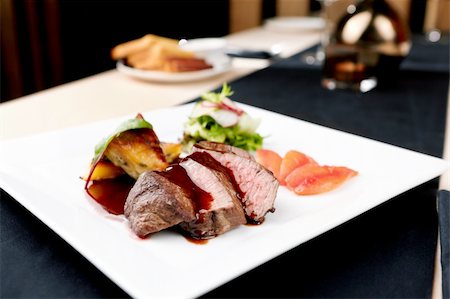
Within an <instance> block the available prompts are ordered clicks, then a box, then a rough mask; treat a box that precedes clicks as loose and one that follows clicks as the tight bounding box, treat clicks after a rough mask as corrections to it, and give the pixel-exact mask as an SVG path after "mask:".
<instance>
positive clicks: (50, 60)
mask: <svg viewBox="0 0 450 299" xmlns="http://www.w3.org/2000/svg"><path fill="white" fill-rule="evenodd" d="M394 1H409V2H407V3H408V7H407V10H408V16H409V19H408V22H409V24H410V25H411V29H412V30H413V31H414V32H421V31H422V29H423V20H424V14H425V7H426V2H427V0H394ZM428 1H429V0H428ZM443 1H447V2H448V1H449V0H443ZM285 2H287V3H288V4H289V5H291V6H292V5H293V4H295V3H296V2H298V3H300V4H301V5H300V6H304V7H307V9H308V14H314V13H317V11H318V10H319V8H320V5H319V4H318V2H317V1H316V0H290V2H292V3H289V1H285ZM252 3H256V4H257V5H256V6H255V5H254V7H257V9H258V12H257V13H258V14H259V15H260V16H259V20H256V21H255V20H252V18H253V19H254V17H253V16H254V13H251V11H245V9H248V7H251V5H250V4H252ZM0 4H1V8H0V12H1V96H0V102H5V101H8V100H10V99H14V98H17V97H21V96H24V95H27V94H30V93H34V92H36V91H39V90H42V89H46V88H49V87H53V86H56V85H59V84H62V83H66V82H70V81H73V80H77V79H80V78H83V77H86V76H89V75H93V74H96V73H99V72H102V71H105V70H109V69H112V68H114V67H115V62H114V61H112V60H111V59H110V56H109V53H110V50H111V48H112V47H114V46H115V45H117V44H119V43H122V42H125V41H129V40H132V39H135V38H139V37H142V36H143V35H145V34H147V33H153V34H157V35H162V36H167V37H171V38H176V39H180V38H196V37H206V36H208V37H219V36H224V35H227V34H229V33H232V32H236V31H238V30H240V29H245V28H246V27H249V26H252V25H260V24H261V23H262V22H263V20H264V19H266V18H269V17H273V16H275V15H277V0H234V1H233V0H195V1H175V0H165V1H164V0H160V1H155V0H146V1H144V0H140V1H138V0H130V1H125V0H103V1H102V0H93V1H88V0H78V1H75V0H0ZM238 4H239V5H240V8H236V7H237V5H238ZM233 5H234V6H235V7H234V15H240V20H238V22H241V23H243V24H244V25H242V26H240V27H239V26H237V27H236V24H234V23H235V22H236V20H235V19H233V18H232V17H231V16H230V12H231V13H233ZM249 5H250V6H249ZM252 5H253V4H252ZM297 6H298V5H297ZM300 6H298V7H300ZM292 7H296V6H295V5H293V6H292ZM239 9H240V10H241V11H239ZM242 10H243V11H242ZM233 22H234V23H233ZM246 22H247V23H246ZM252 22H253V23H252ZM246 24H247V25H246Z"/></svg>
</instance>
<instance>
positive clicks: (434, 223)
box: [0, 42, 449, 298]
mask: <svg viewBox="0 0 450 299" xmlns="http://www.w3.org/2000/svg"><path fill="white" fill-rule="evenodd" d="M444 51H446V52H444ZM299 57H300V55H295V56H293V57H291V58H289V59H287V60H283V61H279V62H276V63H274V64H273V65H272V66H270V67H269V68H267V69H264V70H261V71H258V72H256V73H253V74H251V75H249V76H246V77H244V78H241V79H238V80H236V81H234V82H229V83H230V84H231V86H232V88H233V90H234V91H235V96H234V97H233V98H234V99H235V100H237V101H240V102H243V103H247V104H250V105H254V106H257V107H261V108H265V109H268V110H272V111H275V112H279V113H283V114H286V115H290V116H293V117H296V118H299V119H303V120H306V121H309V122H313V123H317V124H320V125H324V126H327V127H332V128H336V129H339V130H342V131H346V132H350V133H353V134H357V135H361V136H365V137H369V138H372V139H376V140H379V141H383V142H386V143H390V144H394V145H397V146H401V147H404V148H408V149H412V150H415V151H419V152H422V153H426V154H430V155H434V156H438V157H440V156H441V155H442V150H443V140H444V129H445V118H446V112H445V111H446V105H447V95H448V82H449V72H448V44H445V45H429V44H425V43H418V42H417V43H415V46H414V47H413V51H412V52H411V55H410V57H409V60H408V59H407V60H406V61H405V62H404V64H403V67H402V70H401V72H400V73H399V76H398V77H397V79H398V80H396V81H395V82H390V84H388V85H386V86H382V87H380V88H377V89H375V90H373V91H370V92H368V93H366V94H360V93H356V92H352V91H327V90H324V89H322V88H321V86H320V78H321V71H320V69H319V68H317V67H311V66H305V65H304V64H303V63H302V62H301V61H300V58H299ZM445 59H447V60H446V61H445ZM287 129H288V128H287ZM311 138H313V136H312V137H311ZM1 192H2V193H1V197H2V198H1V201H0V203H1V206H0V211H1V217H0V221H1V234H0V237H1V264H0V269H1V281H0V287H1V293H0V296H1V297H33V298H37V297H41V298H44V297H66V298H69V297H70V298H85V297H107V298H113V297H114V298H117V297H127V294H126V293H124V292H123V291H122V290H121V289H120V288H118V287H117V286H116V285H115V284H114V283H112V282H111V281H110V280H109V279H108V278H107V277H105V276H104V275H103V274H102V273H101V272H100V271H99V270H97V269H96V268H95V267H94V266H93V265H92V264H90V263H89V262H88V261H87V260H86V259H85V258H84V257H83V256H81V255H80V254H79V253H78V252H76V251H75V250H74V249H73V248H72V247H71V246H70V245H68V244H67V243H66V242H65V241H64V240H62V239H61V238H60V237H58V236H57V235H56V234H55V233H53V232H52V231H51V230H50V229H49V228H48V227H46V226H45V225H44V224H43V223H42V222H40V221H39V220H38V219H37V218H36V217H35V216H33V215H32V214H31V213H29V212H28V211H27V210H25V209H24V208H23V207H21V206H20V204H18V203H17V202H15V200H14V199H13V198H11V197H10V196H9V195H7V194H6V193H5V192H3V191H1ZM436 195H437V179H436V180H433V181H430V182H427V183H425V184H423V185H421V186H418V187H416V188H414V189H413V190H410V191H408V192H406V193H404V194H402V195H400V196H397V197H395V198H393V199H391V200H389V201H388V202H386V203H384V204H382V205H381V206H379V207H377V208H375V209H372V210H370V211H368V212H366V213H364V214H363V215H360V216H359V217H356V218H355V219H352V220H351V221H349V222H347V223H345V224H343V225H341V226H339V227H337V228H335V229H333V230H331V231H329V232H327V233H325V234H323V235H321V236H319V237H316V238H314V239H313V240H310V241H309V242H306V243H305V244H302V245H300V246H298V247H296V248H294V249H292V250H290V251H288V252H286V253H284V254H282V255H281V256H279V257H277V258H275V259H273V260H271V261H269V262H267V263H265V264H263V265H261V266H259V267H257V268H256V269H254V270H251V271H250V272H248V273H246V274H244V275H242V276H240V277H238V278H236V279H234V280H233V281H231V282H229V283H227V284H225V285H223V286H221V287H219V288H217V289H215V290H213V291H211V292H210V293H208V294H206V295H205V297H227V298H229V297H239V298H242V297H310V298H311V297H316V298H317V297H320V298H332V297H335V298H337V297H339V298H342V297H346V298H361V297H372V298H375V297H376V298H381V297H382V298H386V297H396V298H411V297H414V298H425V297H430V294H431V284H432V279H433V265H434V257H435V249H436V242H437V231H438V215H437V212H436ZM447 207H448V205H447ZM255 250H258V248H255ZM199 266H201V265H199ZM217 271H220V269H217ZM174 275H176V273H174ZM149 283H151V282H149ZM174 287H176V286H174Z"/></svg>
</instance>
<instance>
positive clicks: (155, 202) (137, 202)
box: [125, 166, 196, 237]
mask: <svg viewBox="0 0 450 299" xmlns="http://www.w3.org/2000/svg"><path fill="white" fill-rule="evenodd" d="M178 167H179V166H178ZM179 168H180V169H179V171H181V172H184V170H183V168H181V167H179ZM170 176H171V173H170V171H167V172H155V171H148V172H144V173H143V174H142V175H140V176H139V178H138V180H137V181H136V183H135V185H134V186H133V188H132V189H131V191H130V193H129V194H128V197H127V200H126V202H125V216H126V217H127V218H128V220H129V223H130V226H131V229H132V230H133V231H134V232H135V233H136V234H137V235H138V236H139V237H145V236H146V235H148V234H151V233H154V232H157V231H160V230H163V229H165V228H168V227H171V226H174V225H177V224H178V223H180V222H183V221H188V222H189V221H192V220H195V219H196V217H195V210H194V206H193V204H192V201H191V191H189V190H186V189H185V188H183V187H181V186H179V185H177V184H176V183H174V182H173V181H174V180H173V179H171V177H170ZM186 177H187V175H186V174H185V172H184V178H183V179H184V180H185V179H186Z"/></svg>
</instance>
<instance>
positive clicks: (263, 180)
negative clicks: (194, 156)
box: [193, 142, 279, 223]
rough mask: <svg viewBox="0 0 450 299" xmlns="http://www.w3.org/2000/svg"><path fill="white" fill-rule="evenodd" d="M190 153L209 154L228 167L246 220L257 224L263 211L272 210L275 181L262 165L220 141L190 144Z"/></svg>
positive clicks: (275, 187)
mask: <svg viewBox="0 0 450 299" xmlns="http://www.w3.org/2000/svg"><path fill="white" fill-rule="evenodd" d="M193 151H194V152H206V153H209V154H210V155H211V156H212V157H213V158H214V159H215V160H217V161H218V162H219V163H220V164H222V165H223V166H224V167H226V168H228V169H229V170H230V171H231V173H232V175H233V177H234V180H235V182H236V184H237V186H238V189H239V190H238V191H239V193H240V200H241V201H242V204H243V207H244V211H245V214H246V216H247V218H248V219H249V221H251V222H254V223H261V222H263V221H264V216H265V215H266V214H267V212H269V211H271V212H273V211H274V201H275V197H276V195H277V191H278V187H279V183H278V180H277V179H276V178H275V177H274V175H273V174H272V172H270V171H269V170H267V169H266V168H264V167H263V166H262V165H260V164H259V163H258V162H256V161H255V160H254V159H253V158H252V157H251V158H249V157H248V155H249V154H248V153H247V154H244V153H242V151H241V150H236V149H234V148H232V147H231V148H230V146H229V145H225V144H220V143H210V142H200V143H198V144H196V145H194V147H193Z"/></svg>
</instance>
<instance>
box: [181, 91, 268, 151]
mask: <svg viewBox="0 0 450 299" xmlns="http://www.w3.org/2000/svg"><path fill="white" fill-rule="evenodd" d="M232 94H233V91H232V90H231V88H230V86H228V85H227V84H226V83H224V84H223V86H222V91H221V92H220V93H215V92H208V93H206V94H204V95H202V97H201V100H200V101H198V102H197V103H196V104H195V106H194V109H193V110H192V113H191V115H190V117H189V120H188V121H187V122H186V123H185V125H184V134H183V141H182V143H183V147H184V150H185V151H189V150H190V149H191V148H192V146H193V145H194V144H195V143H197V142H199V141H202V140H206V141H213V142H221V143H226V144H229V145H232V146H236V147H239V148H242V149H244V150H247V151H255V150H257V149H259V148H261V147H262V144H263V137H262V136H261V135H259V134H258V133H256V130H257V128H258V126H259V124H260V120H259V119H254V118H252V117H251V116H250V115H248V113H246V112H245V111H244V110H242V109H241V108H239V107H238V106H237V105H236V103H234V102H233V101H232V100H230V98H229V97H230V96H231V95H232Z"/></svg>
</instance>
